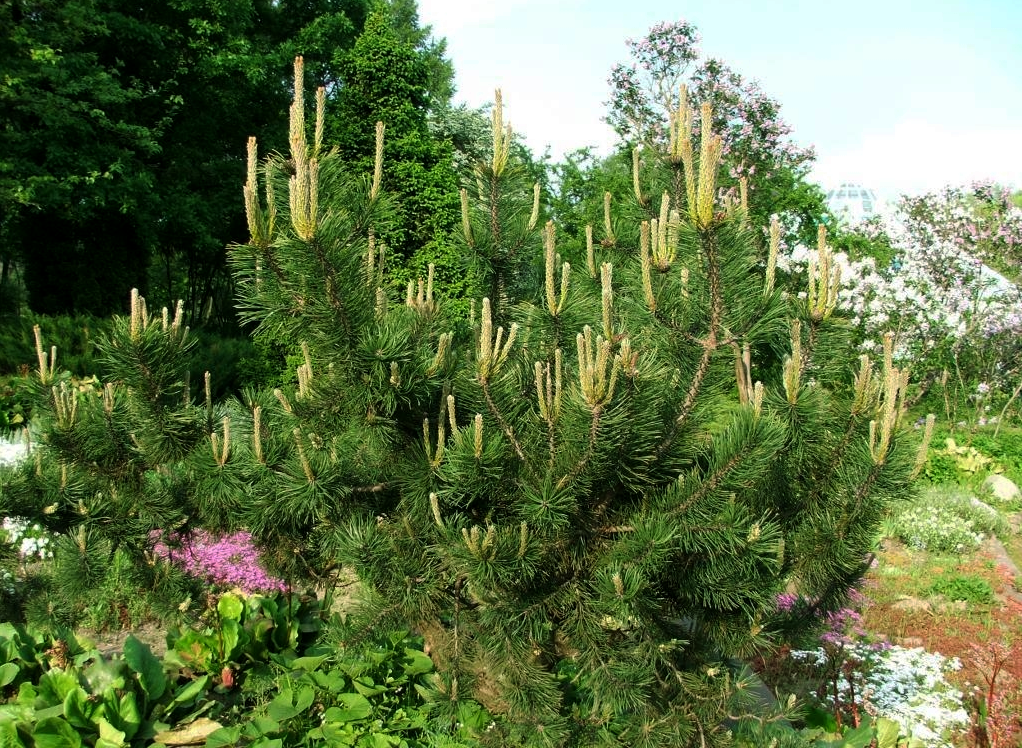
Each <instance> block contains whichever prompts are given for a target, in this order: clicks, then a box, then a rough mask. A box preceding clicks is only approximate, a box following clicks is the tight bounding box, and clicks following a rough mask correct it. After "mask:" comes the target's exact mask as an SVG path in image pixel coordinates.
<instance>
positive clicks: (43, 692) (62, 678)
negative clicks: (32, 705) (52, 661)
mask: <svg viewBox="0 0 1022 748" xmlns="http://www.w3.org/2000/svg"><path fill="white" fill-rule="evenodd" d="M76 688H78V675H77V674H76V673H67V672H65V671H63V670H61V669H60V668H54V669H53V670H49V671H47V672H45V673H43V675H42V677H40V678H39V698H41V699H42V700H43V701H44V702H45V704H46V706H54V705H56V704H61V705H63V703H64V699H65V698H66V697H67V695H68V694H69V693H71V692H72V691H74V690H75V689H76Z"/></svg>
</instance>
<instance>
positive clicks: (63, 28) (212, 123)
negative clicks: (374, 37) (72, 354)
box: [0, 0, 367, 320]
mask: <svg viewBox="0 0 1022 748" xmlns="http://www.w3.org/2000/svg"><path fill="white" fill-rule="evenodd" d="M366 5H367V2H366V0H314V1H313V2H304V1H303V2H292V1H291V0H282V1H281V2H269V0H229V1H228V2H212V0H173V1H172V2H166V3H148V4H139V3H127V2H124V1H123V0H69V1H68V2H54V1H52V0H14V1H13V2H8V3H4V4H3V5H2V6H0V24H2V26H3V31H2V32H0V45H2V46H3V55H2V59H0V103H2V106H0V122H2V126H0V154H2V156H0V158H2V162H0V230H2V231H3V234H4V236H5V238H6V239H7V241H6V242H5V243H4V249H3V250H2V251H3V253H4V255H3V257H0V261H3V266H4V273H5V277H4V280H6V279H7V277H8V276H9V272H10V268H12V267H13V266H14V265H15V263H16V262H17V263H21V264H22V265H23V266H24V270H25V283H26V285H27V287H28V291H29V303H30V305H31V306H32V308H33V309H34V310H35V311H37V312H46V313H60V312H68V311H71V310H77V311H82V312H93V313H97V314H105V313H108V312H110V311H113V310H114V309H119V308H120V307H121V306H122V304H123V299H124V298H125V297H126V294H127V293H128V290H129V289H130V288H132V287H138V288H143V289H145V288H146V287H147V285H149V284H150V283H151V284H152V291H153V292H154V294H153V296H154V298H155V299H159V300H169V299H171V298H177V297H181V298H184V299H185V302H186V314H187V315H188V317H189V319H190V320H193V319H195V318H197V317H198V316H199V313H200V311H201V310H202V309H203V308H204V307H205V306H206V305H207V304H208V303H209V302H211V301H215V302H216V303H215V306H214V309H215V311H216V312H217V313H218V314H219V315H220V316H221V317H231V316H232V314H231V311H230V298H231V292H230V279H229V277H228V275H227V274H226V272H225V267H226V266H225V264H224V252H223V249H224V247H225V246H226V244H227V243H228V242H230V241H234V240H238V239H240V238H241V237H242V236H243V232H244V224H243V223H242V222H241V221H239V220H238V208H239V205H240V203H239V198H238V196H237V193H236V191H235V189H234V188H233V187H230V186H229V185H230V184H232V183H233V182H236V181H237V179H238V178H239V177H240V175H241V174H242V173H243V171H244V163H243V161H242V160H241V159H239V158H238V155H237V153H238V142H239V141H238V138H239V137H241V136H239V133H242V134H244V133H248V134H253V135H259V136H261V137H263V138H264V140H265V142H267V143H268V144H270V145H273V144H279V145H281V146H282V145H283V144H284V142H285V141H284V140H282V139H281V138H280V135H279V133H281V132H282V131H283V127H282V122H283V120H282V119H281V117H282V114H281V112H283V111H284V109H285V108H286V103H287V101H288V97H289V94H288V90H287V83H286V81H287V70H288V66H289V65H290V61H291V59H292V58H293V57H294V55H295V54H296V53H298V52H302V51H314V52H315V51H321V50H333V49H336V48H342V49H343V48H348V47H350V46H351V44H352V43H353V42H354V39H355V36H356V35H357V33H358V32H359V30H360V28H361V25H362V23H364V19H365V15H366ZM311 72H312V73H314V74H315V75H316V77H317V79H321V80H325V79H329V78H331V77H332V76H333V77H335V74H334V73H332V72H331V69H330V58H329V56H328V55H326V54H325V53H321V58H320V61H319V64H318V65H317V66H316V69H314V70H313V71H311ZM231 175H234V176H233V177H232V176H231ZM150 270H152V274H151V275H150ZM5 289H6V286H5Z"/></svg>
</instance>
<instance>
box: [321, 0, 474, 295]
mask: <svg viewBox="0 0 1022 748" xmlns="http://www.w3.org/2000/svg"><path fill="white" fill-rule="evenodd" d="M406 6H407V4H406V3H398V4H396V5H394V6H392V5H388V4H381V5H380V6H378V7H377V9H376V10H374V11H373V13H372V14H371V15H370V17H369V19H368V20H367V21H366V26H365V30H364V32H363V33H362V35H361V36H360V37H359V38H358V41H357V42H356V43H355V46H354V47H353V48H352V49H351V51H350V52H345V53H342V54H341V55H339V56H338V59H337V63H338V67H339V69H340V70H341V79H342V85H341V86H340V87H339V88H338V89H337V91H336V93H335V94H334V95H332V96H331V99H330V111H331V118H330V124H329V125H328V132H327V136H326V139H327V141H328V142H330V143H336V144H337V145H338V147H339V149H340V154H341V157H342V158H343V159H345V160H347V161H349V162H350V163H351V164H352V167H353V168H354V169H355V170H357V171H362V172H368V171H371V169H372V164H373V158H374V154H373V142H374V139H375V135H374V132H375V129H376V123H377V122H382V123H383V124H384V126H385V127H386V130H387V137H386V141H385V142H386V145H385V147H386V158H385V160H384V174H383V184H384V188H385V189H387V190H389V191H390V192H391V193H392V194H394V195H395V197H396V198H397V206H398V207H397V210H398V220H397V221H396V222H395V223H394V224H392V225H391V226H390V228H389V229H387V231H386V233H381V234H380V235H379V238H380V240H381V242H382V243H383V244H385V245H386V247H387V251H388V252H389V253H390V257H391V258H392V259H391V261H390V262H389V264H388V267H389V269H390V276H389V277H390V278H391V280H392V281H393V282H394V283H396V284H397V285H398V286H399V287H401V288H403V287H404V285H405V284H406V283H407V282H408V281H409V280H411V279H414V278H416V277H418V276H420V275H424V274H425V271H426V268H427V266H428V265H429V264H430V263H433V264H434V265H435V267H436V274H437V275H436V277H437V280H438V288H444V289H445V292H444V293H445V295H450V296H453V297H461V298H462V299H464V298H465V297H466V296H467V295H468V292H469V289H470V287H471V286H470V283H471V279H470V278H468V277H467V276H466V274H465V272H464V268H463V267H462V264H461V262H460V261H459V260H458V258H457V257H456V256H455V255H454V253H453V251H452V249H451V231H452V229H453V228H454V227H455V226H456V224H457V220H458V200H457V194H458V193H457V177H456V176H455V172H454V168H453V162H452V156H451V153H452V150H451V146H450V144H449V143H447V142H444V141H442V140H439V139H437V138H434V137H433V135H432V134H431V133H430V129H429V126H428V124H427V115H428V112H429V110H430V107H431V106H432V105H433V101H432V99H431V95H430V94H431V87H432V88H436V87H437V86H438V85H439V84H438V83H437V82H436V81H432V82H431V78H430V75H431V69H430V66H429V64H428V60H429V59H430V54H429V53H427V52H424V51H422V50H420V49H417V48H416V46H415V45H414V43H413V41H412V40H411V39H414V38H415V37H417V36H418V35H419V34H417V33H406V34H404V36H406V37H410V40H409V41H403V40H402V38H401V36H399V34H398V33H397V32H396V31H395V26H396V25H397V23H398V21H397V18H396V17H395V13H396V12H399V11H401V10H402V9H405V10H406V9H407V7H406ZM413 31H414V30H413ZM434 51H435V50H434ZM444 103H446V102H444ZM381 231H382V229H381Z"/></svg>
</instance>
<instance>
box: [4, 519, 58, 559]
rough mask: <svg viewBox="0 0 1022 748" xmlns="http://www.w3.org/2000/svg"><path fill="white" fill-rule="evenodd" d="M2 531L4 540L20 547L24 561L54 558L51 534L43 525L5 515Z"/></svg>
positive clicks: (19, 551)
mask: <svg viewBox="0 0 1022 748" xmlns="http://www.w3.org/2000/svg"><path fill="white" fill-rule="evenodd" d="M0 531H2V538H3V540H6V541H7V542H8V543H9V544H11V545H12V546H14V547H15V548H17V549H18V555H19V557H20V558H21V560H22V561H23V562H24V563H31V562H33V561H45V560H47V559H51V558H53V548H52V545H51V542H50V541H51V538H50V535H49V533H47V532H46V530H44V529H43V527H42V526H41V525H38V524H29V523H28V522H25V521H23V520H20V519H15V518H12V517H5V518H4V520H3V522H2V523H0Z"/></svg>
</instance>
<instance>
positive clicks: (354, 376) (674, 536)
mask: <svg viewBox="0 0 1022 748" xmlns="http://www.w3.org/2000/svg"><path fill="white" fill-rule="evenodd" d="M300 72H301V71H300V69H299V71H298V75H297V77H296V80H298V81H301V80H302V78H301V74H300ZM305 113H306V107H305V103H304V97H303V92H302V90H301V88H300V87H299V88H298V89H297V90H296V92H295V100H294V104H293V106H292V109H291V149H290V150H291V152H290V154H289V155H286V156H284V155H271V156H269V157H267V158H265V159H262V160H260V159H259V158H258V155H257V148H256V144H255V142H254V141H250V144H249V161H248V164H249V171H248V181H247V183H246V185H245V187H244V195H245V203H246V211H247V216H248V222H249V227H250V230H251V240H250V241H249V242H248V243H247V244H245V245H242V246H236V247H233V248H232V249H231V250H230V261H231V264H232V266H233V270H234V273H235V278H236V282H237V289H238V303H239V305H240V309H241V313H242V315H243V316H244V317H245V319H246V320H247V321H251V322H253V323H256V324H257V325H258V327H259V334H260V335H263V336H266V337H267V338H268V339H273V338H278V339H282V340H300V341H302V351H303V362H302V363H301V365H300V366H299V367H298V371H297V385H296V386H295V387H293V388H281V389H277V390H275V391H271V392H255V391H253V392H249V393H246V394H245V396H244V397H242V398H239V399H237V400H232V401H229V402H223V403H219V402H214V401H213V399H212V397H210V396H208V395H207V397H206V398H205V399H204V400H202V399H200V401H199V402H194V401H192V400H191V399H190V398H189V387H188V384H187V382H186V381H185V374H184V372H186V371H187V358H188V355H189V353H190V349H189V337H188V335H187V330H186V329H185V328H184V327H183V326H182V325H181V323H180V316H179V315H176V316H175V315H172V314H169V313H167V312H166V311H165V312H164V313H163V314H162V315H158V314H156V315H154V314H150V312H149V311H148V310H147V309H146V307H145V304H144V301H143V300H142V299H140V298H135V299H133V302H132V309H131V314H130V316H129V317H128V318H126V319H123V320H121V321H120V322H119V323H118V324H117V325H116V326H115V328H114V330H113V332H112V334H111V335H110V337H109V339H108V340H107V341H106V342H105V343H103V344H102V346H101V347H102V352H103V356H104V361H105V364H106V367H107V369H106V375H105V376H106V379H105V380H104V382H105V388H104V390H103V396H102V397H94V398H92V399H88V400H81V399H80V398H78V397H77V396H76V394H75V393H74V392H71V391H70V390H69V389H68V388H67V387H66V386H65V385H64V384H63V383H61V382H60V381H58V379H57V378H56V377H55V375H54V366H53V361H52V358H51V357H50V354H47V353H46V352H45V351H44V348H43V346H42V345H40V347H39V371H38V372H37V375H36V377H35V379H36V388H37V391H38V394H39V396H40V399H41V400H42V401H43V403H44V406H45V409H46V410H47V413H48V416H47V419H46V420H45V421H44V422H42V423H41V426H40V435H41V436H40V443H39V444H38V445H37V448H36V457H35V459H32V460H29V461H27V462H26V463H25V465H24V466H23V468H22V469H21V471H20V473H18V474H17V475H16V476H11V477H8V478H5V482H6V483H5V485H4V491H3V502H4V505H5V506H4V507H3V510H4V511H5V512H6V513H8V514H18V513H19V512H20V513H22V514H24V515H26V516H32V517H41V518H43V519H44V521H45V522H47V523H48V526H49V527H51V528H53V529H56V530H58V531H60V532H62V533H63V534H64V537H65V538H66V542H63V543H59V544H58V547H57V548H56V553H57V554H58V556H59V555H60V554H64V555H65V556H71V557H74V558H75V559H77V560H78V563H79V565H80V568H82V569H83V570H86V571H88V572H89V573H90V574H92V575H98V574H99V573H100V572H101V570H102V565H103V559H104V558H106V555H104V554H109V553H110V549H112V548H127V549H129V550H131V551H132V552H134V553H136V554H137V557H138V559H139V560H140V563H139V569H140V573H143V572H145V571H146V569H153V570H154V571H153V573H154V574H155V573H156V570H158V568H159V560H158V559H155V558H154V557H153V555H152V552H151V547H152V543H153V538H152V535H151V532H152V531H153V530H157V531H160V532H166V533H171V532H173V533H184V532H188V531H189V530H191V529H193V528H196V527H201V528H204V529H207V530H211V531H216V532H225V533H226V532H233V531H237V530H240V529H245V530H247V531H249V532H251V534H252V537H253V538H254V539H255V540H256V542H257V543H258V544H259V546H260V548H261V549H262V552H263V555H264V559H265V560H266V562H267V563H268V564H269V568H270V570H271V571H272V572H273V573H274V574H276V575H278V576H280V577H281V578H284V579H287V580H294V581H299V580H302V579H306V580H315V581H319V582H320V583H324V584H325V583H328V582H329V580H330V579H331V578H333V576H334V575H336V574H338V573H342V571H343V573H350V572H353V573H354V574H355V575H357V578H358V580H359V604H358V607H357V609H356V610H355V611H354V612H353V614H352V621H353V624H354V628H353V630H354V631H355V632H356V633H355V634H353V636H356V637H357V636H358V633H357V632H358V631H362V632H373V631H380V630H386V628H387V627H395V628H398V627H411V628H413V629H414V630H416V631H417V632H419V633H420V634H422V635H423V636H424V637H425V640H426V643H427V646H428V651H429V652H430V654H431V656H432V658H433V659H434V661H435V663H436V666H437V675H436V678H435V680H434V682H433V687H432V690H431V691H430V692H429V693H428V698H429V699H430V700H431V701H432V702H433V703H434V705H435V708H436V713H437V714H438V715H439V716H441V717H446V718H447V719H448V720H451V721H453V720H455V719H456V715H457V713H458V705H459V703H460V702H461V701H463V700H464V699H469V698H471V699H476V700H478V701H480V702H482V703H483V704H484V705H485V706H486V707H487V708H488V709H489V710H490V711H491V712H493V713H499V714H502V715H504V716H505V717H506V720H505V722H506V724H509V725H512V726H513V727H511V728H509V730H510V732H509V733H508V734H506V735H502V736H501V737H500V741H501V742H503V743H504V744H525V745H529V746H559V745H628V746H654V745H656V746H668V745H670V746H684V745H712V744H716V743H719V742H722V741H725V740H726V737H727V730H728V724H729V722H728V716H729V715H735V714H740V713H742V712H743V710H744V709H746V708H747V706H748V701H749V698H750V697H749V694H750V691H751V689H750V684H749V681H748V679H747V678H746V677H745V676H744V675H743V666H742V661H743V660H745V659H748V658H750V657H751V656H753V655H754V654H756V653H758V652H762V651H764V650H766V649H769V648H771V647H773V646H775V645H777V644H778V643H780V642H781V641H783V640H784V637H785V636H787V635H788V634H790V633H792V632H795V631H799V630H804V628H805V627H806V626H808V625H811V624H810V622H811V621H816V620H820V619H822V618H824V617H825V615H826V613H828V612H830V611H834V610H837V609H840V608H841V607H842V605H843V603H844V602H845V601H846V598H847V595H848V592H849V590H850V589H851V588H852V587H853V585H854V583H855V582H856V581H857V580H858V579H859V578H860V577H861V576H862V575H863V573H864V571H865V570H866V568H867V567H868V565H869V558H868V554H869V550H870V547H871V544H872V542H873V540H874V538H875V535H876V531H877V527H878V523H879V520H880V518H881V516H882V513H883V510H884V508H885V506H886V504H887V502H888V501H889V500H890V499H891V498H892V497H900V496H904V495H905V494H906V492H907V491H908V489H909V486H910V480H911V476H912V474H913V471H915V470H917V469H918V460H917V459H916V454H915V451H914V449H912V448H911V447H910V446H909V443H908V441H907V440H905V439H904V437H903V435H902V431H901V428H900V421H901V419H902V417H903V415H904V411H905V398H904V395H905V389H906V386H907V374H906V372H904V371H901V370H899V369H898V368H896V367H895V366H894V364H893V362H892V355H891V347H890V345H888V347H887V351H886V355H885V357H884V360H882V361H880V362H878V363H875V362H873V361H870V360H869V359H868V358H866V357H861V358H857V357H855V356H854V354H853V353H852V352H851V351H852V346H851V337H850V336H849V334H848V333H849V330H848V326H847V325H846V324H845V323H844V321H843V320H841V319H839V315H838V314H836V313H835V306H836V301H837V293H838V288H839V282H838V281H839V279H838V277H837V270H836V268H835V265H834V264H833V263H832V262H831V254H830V250H829V249H828V246H827V242H826V237H825V234H824V232H823V231H822V230H821V232H820V238H819V251H818V254H817V259H816V260H815V261H814V263H813V264H812V266H811V267H810V271H809V280H808V287H807V288H804V289H790V290H789V291H790V292H785V290H784V289H781V288H778V287H777V286H776V284H775V273H774V269H775V261H776V257H777V252H778V245H779V228H778V226H777V224H776V223H775V224H774V225H773V226H772V227H770V231H769V240H768V241H764V240H763V236H764V234H763V227H760V226H754V225H751V223H750V220H749V215H748V211H747V207H746V205H747V202H746V198H747V192H748V190H749V189H752V187H751V186H747V185H746V184H745V183H744V182H742V183H740V184H736V185H734V187H733V188H731V189H727V190H722V189H721V184H720V182H719V175H721V174H723V173H724V170H722V163H721V159H722V155H721V141H720V139H719V137H717V136H716V135H715V134H714V132H713V129H712V125H711V120H712V112H710V111H709V109H708V108H707V107H704V108H703V109H702V111H701V112H699V113H695V112H692V111H690V109H689V107H688V104H687V102H686V100H685V98H684V96H682V97H681V101H680V104H679V106H678V108H677V111H676V112H675V113H674V115H673V117H672V120H671V122H672V125H671V138H670V143H669V147H668V148H667V150H665V151H664V152H655V151H653V150H649V149H647V150H643V151H636V154H635V159H634V187H635V189H634V196H633V199H632V200H631V201H630V202H629V203H628V204H612V201H611V200H610V198H609V196H608V199H607V201H606V203H605V221H604V225H603V226H602V227H595V228H593V227H590V228H589V229H588V230H587V234H586V242H585V244H584V246H585V248H586V249H585V254H584V255H582V254H581V253H580V256H578V257H575V256H570V257H568V256H562V255H561V254H559V252H558V237H557V232H556V229H555V227H554V226H553V224H551V223H547V224H546V225H542V223H541V221H540V220H539V192H538V189H535V190H534V189H533V188H532V187H531V185H530V184H527V183H525V182H524V181H523V179H524V178H523V174H522V171H521V170H520V169H519V167H518V165H517V164H516V163H514V161H513V159H511V158H510V157H509V143H510V139H511V132H510V128H509V127H508V126H506V125H505V124H504V122H503V120H502V110H501V106H500V102H499V99H498V103H497V105H496V106H495V108H494V110H493V142H494V148H493V157H492V160H491V161H489V162H488V163H484V164H479V165H478V166H477V168H476V172H475V179H474V180H472V181H471V182H470V183H469V184H466V185H465V188H464V189H463V190H462V191H461V204H462V214H463V215H462V231H461V236H460V237H459V239H458V244H459V246H460V247H461V251H462V253H463V255H464V259H465V267H466V272H471V273H475V274H477V276H476V277H477V278H478V279H479V282H480V283H481V286H480V287H481V288H485V289H487V291H486V293H487V296H486V298H483V299H480V300H478V303H476V304H475V306H474V310H473V312H472V314H471V315H470V319H469V320H467V321H466V320H464V319H460V320H459V319H456V318H453V317H451V316H449V315H448V314H447V312H446V310H445V309H444V308H443V307H442V306H441V305H440V304H439V303H438V301H437V296H436V295H435V289H434V288H433V279H432V277H426V278H423V279H421V280H419V281H418V283H412V284H410V285H409V286H408V288H407V289H405V290H404V293H403V295H397V294H395V293H394V292H393V291H392V289H390V288H388V287H387V286H386V285H385V282H384V278H385V277H387V276H385V274H384V268H385V264H386V263H387V262H388V261H389V254H388V252H387V249H386V247H384V246H382V245H381V243H380V242H378V241H377V239H376V237H378V236H385V235H386V233H387V231H386V229H387V227H388V225H389V222H391V221H393V220H394V215H395V213H394V208H395V206H394V203H393V201H392V199H391V198H390V197H389V196H388V195H386V194H385V193H384V192H383V191H382V190H381V189H380V185H381V174H382V173H383V170H384V169H385V168H386V165H385V164H384V163H383V159H382V152H383V138H384V128H383V126H382V125H381V126H379V127H378V128H377V142H376V162H375V171H374V173H373V174H369V175H363V174H355V173H351V172H349V171H348V170H346V168H345V167H344V165H343V164H342V162H341V161H340V159H339V158H338V156H337V155H336V153H335V152H333V151H331V150H329V149H328V148H327V147H326V146H325V145H324V144H323V142H322V133H323V93H322V92H320V94H319V95H318V96H317V100H316V120H315V125H314V126H313V127H312V128H309V129H310V130H311V131H312V139H311V144H310V143H309V138H308V133H307V128H306V124H305ZM697 121H698V122H700V123H701V127H700V129H701V133H700V134H699V135H698V137H694V136H693V132H692V131H693V129H695V127H694V125H693V123H694V122H697ZM764 245H765V246H764ZM801 291H804V293H800V292H801ZM208 376H211V377H215V376H216V373H215V372H212V373H211V374H210V375H208ZM208 390H209V388H208V386H207V392H208ZM924 449H925V448H924ZM924 453H925V452H924ZM147 564H148V566H147ZM782 593H789V594H795V595H798V596H799V598H800V599H804V600H806V601H808V604H807V605H805V606H800V607H799V609H798V610H799V612H798V614H797V617H796V614H794V613H792V612H791V611H779V610H778V609H777V604H776V601H777V599H778V595H780V594H782Z"/></svg>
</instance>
